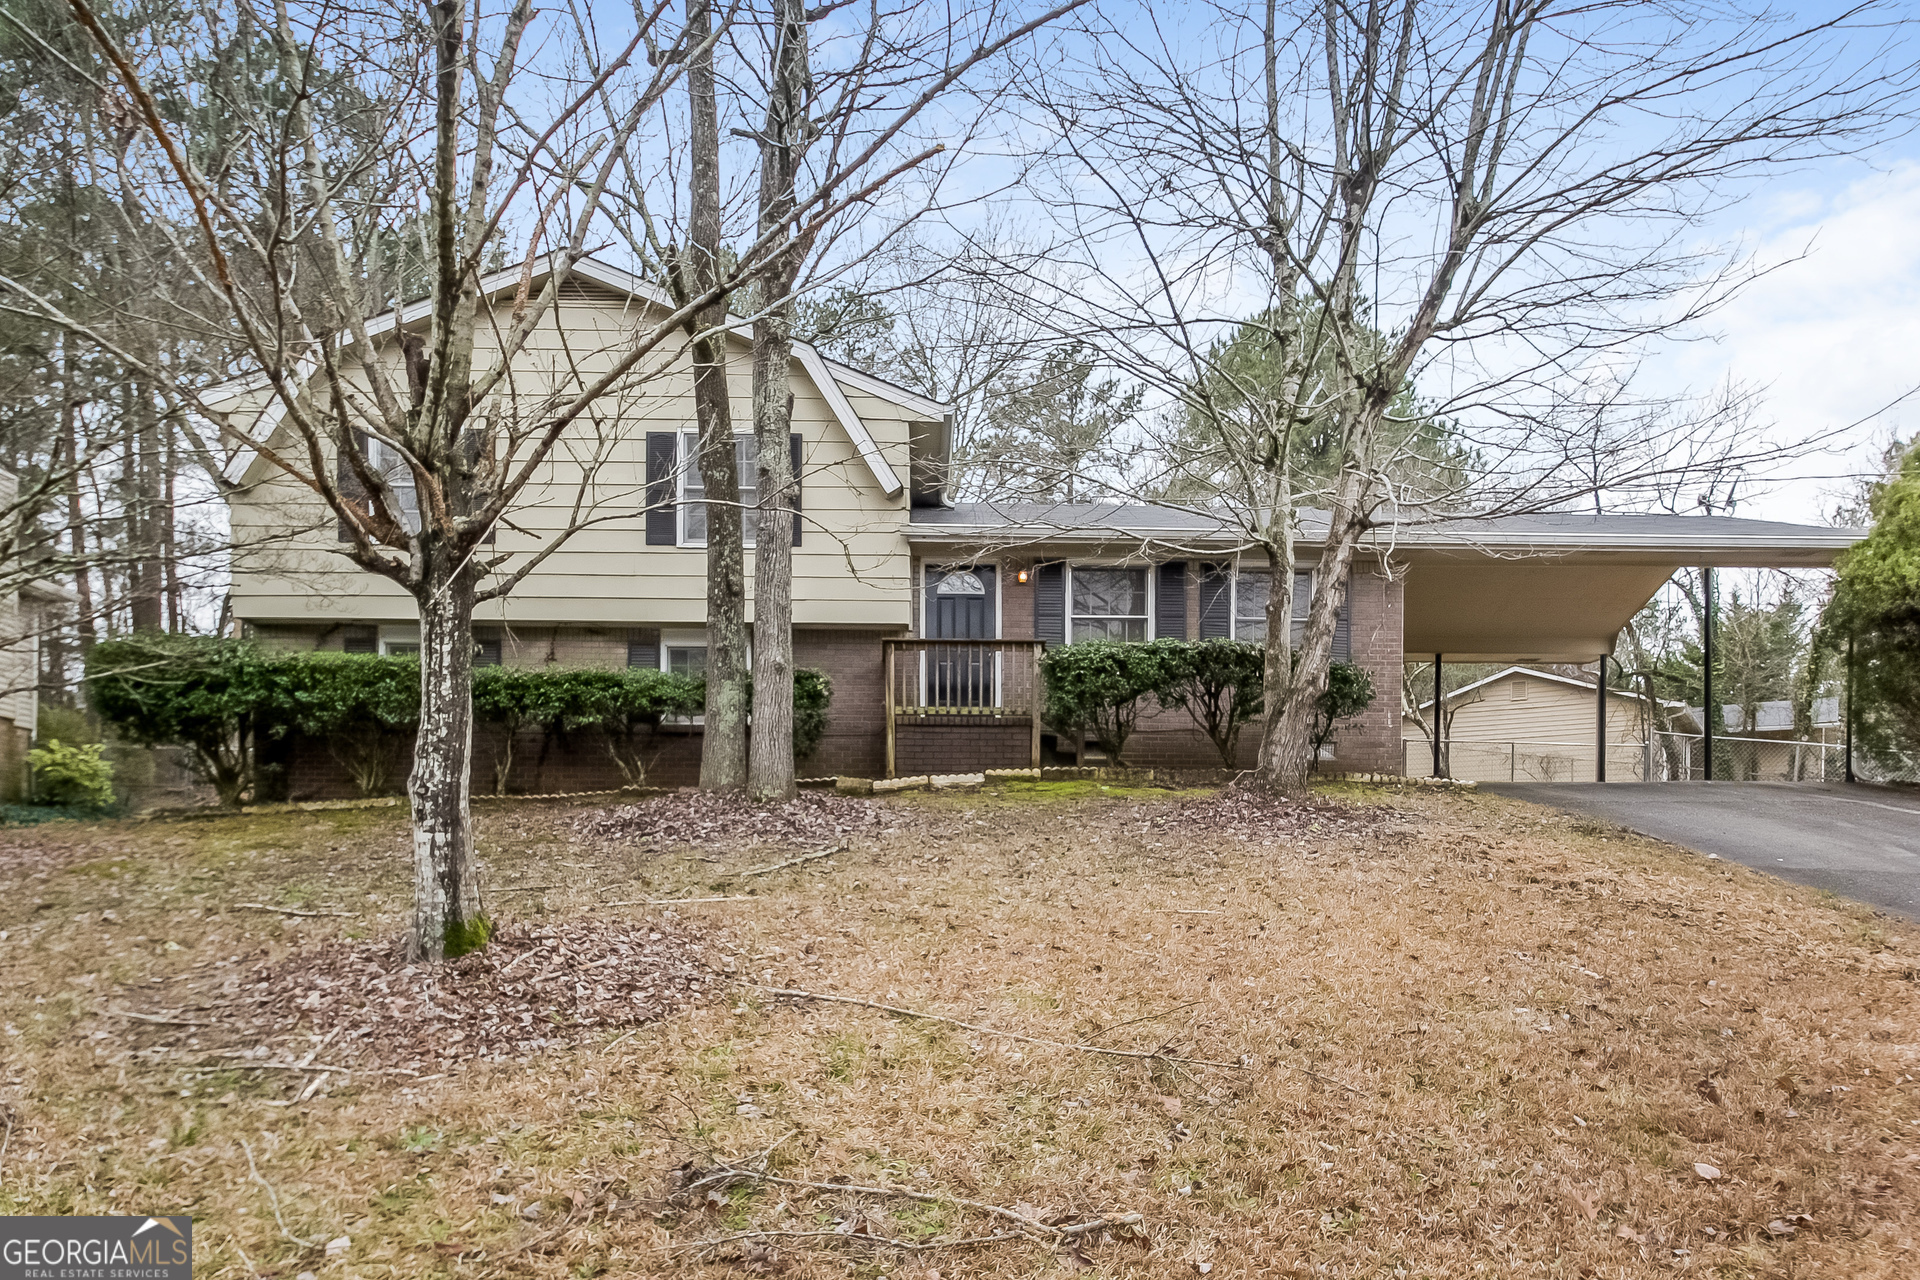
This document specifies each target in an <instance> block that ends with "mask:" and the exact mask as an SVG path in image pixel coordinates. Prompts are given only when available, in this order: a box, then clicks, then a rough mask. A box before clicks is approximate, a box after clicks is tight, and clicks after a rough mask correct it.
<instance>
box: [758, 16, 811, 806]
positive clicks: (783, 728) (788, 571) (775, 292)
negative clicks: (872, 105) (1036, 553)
mask: <svg viewBox="0 0 1920 1280" xmlns="http://www.w3.org/2000/svg"><path fill="white" fill-rule="evenodd" d="M773 12H774V21H775V23H776V24H777V25H776V29H775V32H774V42H773V65H772V68H771V71H772V74H771V76H770V77H769V82H768V90H767V121H766V127H765V129H764V130H763V131H762V134H761V143H760V233H761V234H762V235H767V234H769V233H774V232H777V231H778V230H779V229H781V228H783V227H784V226H785V225H786V223H787V221H788V219H789V218H790V217H791V216H792V214H793V209H794V203H795V199H796V196H795V184H796V182H797V181H798V179H799V172H800V160H801V157H802V155H803V154H804V153H805V150H806V146H807V143H808V141H809V140H810V139H809V135H808V130H809V127H810V126H809V123H808V120H807V118H806V109H807V100H808V97H809V88H810V73H809V67H808V55H807V14H806V6H805V5H804V4H803V3H801V0H776V3H775V4H774V7H773ZM806 252H807V246H806V245H805V244H803V243H800V242H798V241H796V242H795V243H794V244H793V245H792V246H791V247H790V248H788V249H786V250H785V251H783V252H782V253H781V255H780V256H779V257H778V258H777V259H776V260H775V261H774V263H773V264H772V267H771V269H770V270H769V271H768V272H767V273H766V275H764V276H763V277H762V278H761V279H762V288H763V297H764V299H765V303H764V305H763V307H762V310H761V316H760V319H759V320H757V321H756V322H755V323H754V326H753V433H754V441H755V447H756V452H757V453H758V455H759V471H760V493H759V496H760V530H759V534H758V537H757V539H756V541H755V543H754V573H753V644H754V652H753V748H752V759H751V761H750V764H751V769H750V772H749V775H748V780H747V791H748V794H749V795H751V796H752V797H753V798H754V799H755V800H786V799H790V798H791V797H792V796H793V794H794V790H795V788H794V781H793V506H792V503H793V481H794V477H793V466H792V462H791V459H790V455H789V453H788V448H789V446H788V438H789V432H790V431H791V429H792V426H793V388H792V381H793V375H792V369H793V296H792V295H793V289H794V284H795V282H796V281H798V280H799V278H800V267H801V264H802V263H804V262H805V260H806Z"/></svg>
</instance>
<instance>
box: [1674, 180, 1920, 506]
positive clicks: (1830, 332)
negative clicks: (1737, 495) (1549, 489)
mask: <svg viewBox="0 0 1920 1280" xmlns="http://www.w3.org/2000/svg"><path fill="white" fill-rule="evenodd" d="M1741 212H1745V213H1748V214H1750V215H1751V216H1753V218H1754V222H1753V224H1751V225H1750V226H1749V228H1748V230H1747V232H1746V235H1745V237H1744V238H1745V239H1746V240H1747V242H1749V243H1753V244H1755V245H1757V247H1758V254H1759V260H1760V261H1761V262H1766V263H1784V265H1782V266H1780V267H1779V268H1778V270H1776V271H1774V272H1773V273H1772V274H1771V275H1769V276H1767V277H1766V278H1764V279H1762V280H1760V281H1758V282H1757V283H1755V284H1754V285H1752V286H1750V287H1749V288H1748V289H1747V290H1746V291H1745V292H1743V293H1742V294H1741V295H1740V296H1739V298H1738V299H1737V300H1736V301H1735V302H1734V303H1733V304H1732V305H1731V306H1729V307H1728V308H1727V309H1726V310H1724V311H1722V312H1721V313H1719V315H1717V316H1716V317H1715V318H1714V319H1713V320H1712V321H1711V322H1710V324H1711V326H1712V328H1714V329H1715V330H1717V331H1718V333H1719V335H1720V336H1719V338H1718V340H1717V341H1714V342H1701V343H1695V344H1692V345H1689V346H1683V347H1679V348H1675V349H1672V350H1670V351H1669V352H1668V353H1667V354H1666V356H1665V358H1663V359H1661V360H1660V361H1659V362H1658V364H1657V366H1656V367H1651V368H1649V369H1648V370H1647V371H1646V372H1647V373H1649V374H1651V375H1653V377H1654V378H1655V379H1657V380H1658V381H1659V382H1661V383H1663V384H1666V385H1669V386H1676V387H1677V386H1682V385H1684V386H1689V387H1691V388H1693V389H1694V390H1696V391H1699V390H1704V389H1706V388H1708V387H1710V386H1711V385H1713V384H1714V383H1715V382H1718V381H1720V380H1722V379H1724V378H1726V377H1728V376H1731V377H1732V378H1734V379H1735V380H1736V381H1740V382H1744V383H1748V384H1752V385H1758V386H1761V387H1764V388H1765V389H1766V416H1767V417H1769V418H1771V419H1772V420H1774V422H1775V423H1776V424H1777V425H1776V428H1775V434H1776V435H1777V436H1778V437H1780V438H1782V439H1787V438H1792V439H1800V440H1804V439H1821V440H1829V441H1831V442H1832V443H1834V444H1836V445H1844V446H1846V447H1847V452H1846V453H1845V454H1844V455H1843V456H1841V457H1834V456H1816V457H1813V458H1809V459H1806V460H1804V461H1802V462H1800V463H1798V464H1796V465H1795V466H1794V468H1792V470H1791V471H1790V472H1789V473H1788V474H1789V475H1791V476H1793V477H1794V478H1792V479H1790V480H1788V481H1787V482H1785V483H1783V484H1781V485H1779V486H1778V487H1777V488H1775V489H1773V490H1772V491H1771V492H1768V493H1766V494H1765V495H1763V496H1760V497H1758V498H1756V500H1755V501H1754V502H1753V503H1752V504H1751V505H1750V506H1749V507H1748V508H1747V509H1745V510H1743V511H1742V512H1741V514H1743V515H1749V516H1755V517H1762V518H1766V517H1771V518H1774V519H1787V520H1806V521H1814V520H1818V519H1819V518H1820V516H1821V512H1822V510H1823V508H1824V507H1825V506H1826V505H1827V495H1829V494H1831V493H1832V492H1835V491H1837V490H1839V489H1841V488H1844V487H1846V482H1845V481H1842V480H1836V479H1828V478H1823V477H1829V476H1832V475H1834V474H1835V473H1838V472H1843V471H1849V470H1860V469H1862V468H1864V466H1865V465H1866V463H1867V461H1868V459H1869V457H1870V456H1871V455H1873V454H1875V453H1877V448H1875V447H1874V442H1876V441H1878V440H1880V439H1882V438H1884V433H1885V431H1886V430H1887V429H1888V428H1889V427H1892V428H1894V429H1896V430H1899V431H1900V432H1901V433H1902V434H1907V433H1910V432H1911V431H1912V430H1913V428H1914V425H1915V424H1920V396H1915V397H1914V399H1912V400H1909V401H1908V402H1906V403H1905V404H1903V405H1901V406H1899V407H1898V408H1896V409H1893V410H1891V411H1889V412H1888V413H1886V414H1884V415H1882V416H1880V417H1878V418H1876V419H1875V420H1874V421H1872V422H1870V423H1867V424H1865V425H1861V426H1857V427H1851V429H1849V428H1850V424H1854V423H1857V422H1859V420H1861V419H1863V418H1867V417H1868V416H1869V415H1872V414H1874V413H1875V412H1876V411H1878V410H1879V409H1881V408H1882V407H1883V406H1884V405H1886V404H1888V403H1889V402H1890V401H1893V400H1895V399H1897V398H1898V397H1899V396H1901V395H1903V394H1905V393H1906V392H1908V391H1909V390H1911V389H1912V388H1913V387H1915V385H1916V384H1920V358H1916V357H1917V356H1920V165H1916V164H1904V163H1903V164H1901V165H1899V166H1897V167H1895V168H1893V169H1892V170H1890V171H1888V172H1885V173H1880V174H1876V175H1874V176H1872V177H1870V178H1866V179H1863V180H1859V181H1854V182H1850V183H1846V184H1844V185H1842V184H1841V183H1840V182H1839V181H1836V182H1835V183H1834V185H1833V186H1832V187H1830V188H1822V187H1819V186H1817V185H1814V186H1807V185H1803V186H1799V187H1795V188H1790V189H1786V190H1782V191H1779V192H1773V193H1768V194H1766V195H1763V196H1761V197H1760V198H1758V199H1756V200H1754V201H1750V202H1749V204H1748V205H1747V206H1745V207H1744V208H1743V209H1742V210H1741Z"/></svg>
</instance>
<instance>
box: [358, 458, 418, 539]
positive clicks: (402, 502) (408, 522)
mask: <svg viewBox="0 0 1920 1280" xmlns="http://www.w3.org/2000/svg"><path fill="white" fill-rule="evenodd" d="M367 465H368V466H369V467H370V468H372V470H373V471H374V473H375V474H376V475H378V476H379V477H380V478H381V479H383V480H385V481H386V482H387V487H388V488H390V489H392V490H393V497H394V502H395V503H396V504H397V505H398V506H399V508H400V509H399V510H398V511H396V512H394V513H393V514H394V518H395V519H397V520H399V521H400V527H401V528H403V529H405V530H406V531H407V532H408V533H418V532H420V492H419V490H418V489H416V488H415V487H414V483H413V468H412V467H410V466H408V465H407V460H406V459H405V458H403V457H401V456H400V453H399V451H398V450H397V449H394V448H393V447H392V446H391V445H386V444H382V443H381V442H380V441H378V440H374V439H369V440H368V441H367Z"/></svg>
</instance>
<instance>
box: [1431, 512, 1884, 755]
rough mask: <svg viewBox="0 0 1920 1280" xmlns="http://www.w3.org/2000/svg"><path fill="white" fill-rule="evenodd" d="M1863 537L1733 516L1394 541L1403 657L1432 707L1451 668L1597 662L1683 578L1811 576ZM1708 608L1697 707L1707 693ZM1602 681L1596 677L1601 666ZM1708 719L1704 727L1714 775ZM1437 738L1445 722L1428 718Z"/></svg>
mask: <svg viewBox="0 0 1920 1280" xmlns="http://www.w3.org/2000/svg"><path fill="white" fill-rule="evenodd" d="M1864 536H1865V534H1864V533H1863V532H1862V531H1860V530H1856V529H1830V528H1822V527H1819V526H1812V525H1796V524H1780V523H1774V522H1770V521H1762V520H1742V519H1737V518H1734V517H1730V516H1669V515H1574V514H1552V515H1537V516H1514V517H1507V518H1502V519H1496V520H1486V521H1461V522H1457V523H1447V524H1440V525H1436V526H1432V527H1429V528H1424V529H1420V530H1418V531H1417V533H1416V534H1414V536H1411V537H1403V538H1402V540H1401V542H1400V545H1399V547H1397V548H1396V550H1395V555H1396V558H1397V559H1399V560H1400V561H1401V562H1402V563H1404V564H1405V565H1406V566H1407V577H1406V618H1405V632H1404V634H1405V648H1406V653H1407V655H1408V657H1409V658H1410V659H1415V658H1424V657H1426V656H1427V655H1431V656H1432V661H1433V664H1434V668H1433V670H1434V697H1435V698H1436V699H1437V698H1439V697H1440V695H1441V682H1442V679H1443V674H1444V671H1445V666H1446V664H1447V663H1448V662H1556V663H1601V664H1604V663H1605V662H1606V661H1608V660H1609V659H1611V658H1612V656H1613V650H1614V645H1615V642H1616V641H1617V639H1618V637H1619V635H1620V632H1621V631H1622V629H1624V628H1625V627H1626V625H1627V623H1628V622H1630V621H1631V620H1632V619H1633V616H1634V615H1635V614H1637V613H1638V612H1639V611H1640V610H1641V609H1642V608H1644V607H1645V606H1646V604H1647V602H1648V601H1649V600H1651V599H1652V598H1653V596H1654V594H1655V593H1656V592H1657V591H1659V589H1660V587H1661V586H1662V585H1663V584H1665V583H1666V581H1667V580H1668V579H1669V578H1671V577H1672V576H1673V574H1674V573H1675V572H1677V571H1678V570H1680V569H1683V568H1703V569H1706V570H1708V582H1709V592H1708V594H1709V600H1710V602H1711V599H1712V596H1713V590H1712V585H1711V584H1712V571H1713V570H1715V569H1722V568H1743V569H1788V568H1793V569H1814V568H1827V567H1830V566H1831V565H1832V564H1833V562H1834V559H1835V557H1837V556H1838V555H1839V554H1840V553H1841V552H1842V551H1845V550H1846V549H1847V548H1848V547H1850V546H1852V545H1853V544H1854V543H1855V542H1858V541H1859V540H1860V539H1861V538H1862V537H1864ZM1711 618H1712V609H1711V605H1710V607H1709V625H1708V627H1707V635H1706V644H1707V647H1708V654H1709V662H1708V680H1709V684H1708V687H1707V691H1706V693H1707V696H1706V702H1707V704H1708V705H1709V706H1712V705H1714V697H1713V689H1712V685H1711V679H1712V675H1711V652H1712V649H1711V646H1712V643H1713V626H1712V622H1711ZM1601 670H1603V671H1604V666H1602V667H1601ZM1714 719H1715V717H1713V716H1711V715H1709V716H1707V717H1705V720H1706V724H1705V725H1704V726H1703V730H1704V735H1705V738H1706V742H1705V744H1704V746H1705V752H1704V755H1705V763H1706V767H1707V771H1708V777H1709V779H1711V776H1712V760H1713V751H1712V744H1713V732H1714V727H1715V726H1714V724H1713V721H1714ZM1435 722H1436V727H1437V726H1439V725H1443V724H1444V723H1445V718H1444V717H1442V716H1438V715H1436V716H1435ZM1593 726H1594V727H1593V739H1594V754H1595V760H1596V763H1595V766H1594V770H1593V772H1594V773H1595V775H1596V776H1595V777H1594V778H1593V781H1596V782H1605V781H1606V780H1607V779H1606V760H1607V743H1606V726H1607V688H1606V681H1605V680H1604V679H1601V680H1597V681H1596V683H1595V697H1594V722H1593ZM1432 749H1433V770H1434V774H1435V776H1440V775H1442V774H1443V773H1444V770H1445V768H1446V741H1445V735H1444V733H1443V732H1438V731H1436V732H1434V734H1433V736H1432Z"/></svg>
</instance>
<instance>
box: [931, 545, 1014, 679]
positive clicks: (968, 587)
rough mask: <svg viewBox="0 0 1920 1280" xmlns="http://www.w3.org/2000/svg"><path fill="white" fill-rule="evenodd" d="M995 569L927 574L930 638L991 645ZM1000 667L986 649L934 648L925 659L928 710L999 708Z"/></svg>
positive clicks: (983, 646)
mask: <svg viewBox="0 0 1920 1280" xmlns="http://www.w3.org/2000/svg"><path fill="white" fill-rule="evenodd" d="M993 587H994V576H993V566H992V565H986V564H983V565H973V566H971V567H961V566H956V567H953V568H949V569H933V568H929V569H928V570H927V639H929V640H992V639H994V638H995V635H994V632H995V629H996V628H995V624H994V612H993V607H994V589H993ZM998 674H999V664H998V662H997V661H996V655H995V654H994V652H993V647H992V646H991V645H986V644H966V645H952V646H946V645H932V646H929V648H928V650H927V655H926V699H927V705H928V706H930V707H991V706H995V705H997V704H998V701H999V699H998V697H997V693H998V690H997V688H996V685H997V683H998V682H997V679H996V677H997V676H998Z"/></svg>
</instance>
